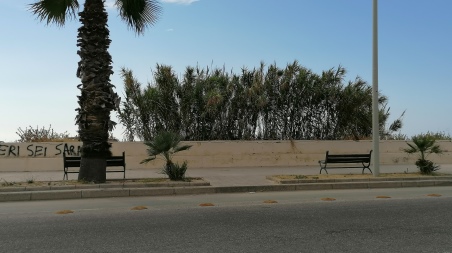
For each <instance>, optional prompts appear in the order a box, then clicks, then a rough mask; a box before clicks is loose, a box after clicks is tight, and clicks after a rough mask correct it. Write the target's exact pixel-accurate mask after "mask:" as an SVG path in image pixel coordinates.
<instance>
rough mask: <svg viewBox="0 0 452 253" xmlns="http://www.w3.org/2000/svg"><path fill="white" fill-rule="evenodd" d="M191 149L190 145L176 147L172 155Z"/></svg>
mask: <svg viewBox="0 0 452 253" xmlns="http://www.w3.org/2000/svg"><path fill="white" fill-rule="evenodd" d="M190 148H191V145H184V146H177V147H175V148H174V153H177V152H180V151H184V150H188V149H190Z"/></svg>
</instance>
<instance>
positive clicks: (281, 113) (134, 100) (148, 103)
mask: <svg viewBox="0 0 452 253" xmlns="http://www.w3.org/2000/svg"><path fill="white" fill-rule="evenodd" d="M345 74H346V70H345V68H343V67H341V66H339V67H338V68H332V69H329V70H327V71H323V72H322V73H321V74H316V73H313V71H311V70H310V69H307V68H305V67H303V66H301V65H300V64H299V63H298V62H293V63H291V64H288V65H287V66H286V67H285V68H284V69H281V68H278V67H277V66H276V65H275V64H272V65H269V66H268V67H266V66H265V65H264V64H263V63H261V65H260V67H259V68H255V69H253V70H248V69H245V68H244V69H242V70H241V73H240V74H236V73H233V72H232V71H231V72H227V71H225V69H212V70H211V69H209V68H207V69H200V68H199V67H187V68H186V70H185V73H184V74H183V76H182V78H181V79H179V78H178V77H177V76H176V74H175V73H174V71H173V69H172V67H171V66H166V65H157V66H156V70H155V72H154V81H153V83H150V84H148V85H147V86H146V87H142V85H141V84H140V82H139V81H138V80H136V78H135V77H134V76H133V72H132V71H131V70H128V69H122V70H121V75H122V78H123V81H124V89H125V93H124V95H125V101H123V102H122V103H121V107H120V112H119V118H120V121H121V123H122V124H123V125H124V126H125V128H126V132H125V136H126V138H125V140H127V141H133V140H136V139H138V140H145V141H148V140H152V138H153V137H154V136H156V134H157V133H159V132H161V131H173V132H176V133H179V134H180V135H182V136H183V138H184V140H256V139H259V140H287V139H297V140H312V139H316V140H336V139H361V138H368V137H369V136H371V134H372V116H371V115H372V114H371V113H372V111H371V110H372V88H371V86H369V85H368V84H367V83H366V82H365V81H364V80H362V79H361V78H359V77H357V78H356V79H355V80H354V81H348V82H347V83H345V81H344V78H345ZM379 102H380V108H381V110H380V130H381V136H382V137H385V136H390V135H391V134H392V133H393V132H395V131H398V130H399V129H400V128H401V127H402V121H401V118H399V119H397V120H396V121H395V122H394V123H392V124H391V125H390V126H388V127H386V123H387V122H386V121H387V119H388V116H389V109H386V106H387V98H386V97H385V96H382V95H380V98H379Z"/></svg>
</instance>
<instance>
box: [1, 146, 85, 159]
mask: <svg viewBox="0 0 452 253" xmlns="http://www.w3.org/2000/svg"><path fill="white" fill-rule="evenodd" d="M80 149H81V146H80V145H79V144H78V143H52V144H49V143H43V144H37V143H33V144H30V143H0V158H1V157H53V156H63V154H65V155H67V156H80Z"/></svg>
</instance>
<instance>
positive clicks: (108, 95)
mask: <svg viewBox="0 0 452 253" xmlns="http://www.w3.org/2000/svg"><path fill="white" fill-rule="evenodd" d="M115 4H116V7H117V8H118V10H119V15H120V16H121V18H122V19H123V20H124V21H125V22H126V23H127V24H128V26H129V27H130V28H132V29H134V30H135V32H136V33H137V34H138V35H140V34H142V33H143V32H144V30H145V28H146V27H147V26H149V25H152V24H154V23H155V22H156V21H157V18H158V14H159V13H160V10H161V9H160V6H159V4H158V3H157V2H156V1H155V0H116V1H115ZM78 9H79V3H78V1H77V0H40V1H37V2H35V3H33V4H30V11H31V12H32V13H33V14H34V15H37V17H38V19H40V20H41V21H44V20H45V21H46V22H47V24H50V23H55V24H56V25H59V26H63V25H64V24H65V21H66V20H67V19H71V18H75V17H76V11H78ZM78 15H79V20H80V22H81V24H82V26H81V27H80V28H79V29H78V36H77V46H78V47H79V48H80V49H79V50H78V52H77V54H78V55H79V56H80V61H79V63H78V68H77V77H78V78H80V79H81V84H79V85H78V86H77V87H78V88H79V89H80V90H81V95H80V96H78V103H79V106H80V107H79V108H77V111H78V114H77V116H76V119H75V121H76V124H78V132H79V136H80V140H81V141H82V142H83V145H82V149H81V151H82V161H81V165H80V173H79V177H78V179H79V180H86V181H90V182H105V180H106V173H105V170H106V157H108V156H110V155H111V151H110V147H111V144H110V143H108V136H109V131H111V130H112V129H113V127H114V126H115V124H116V123H115V122H113V121H111V120H110V112H111V111H112V110H116V109H117V108H118V106H119V101H120V98H119V96H118V94H117V93H115V92H114V91H113V88H114V86H113V85H112V84H111V83H110V75H111V74H112V73H113V71H112V66H111V63H112V59H111V56H110V54H109V52H108V48H109V46H110V42H111V40H110V39H109V30H108V26H107V20H108V14H107V12H106V10H105V0H85V3H84V7H83V11H81V12H79V13H78Z"/></svg>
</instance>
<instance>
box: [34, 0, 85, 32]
mask: <svg viewBox="0 0 452 253" xmlns="http://www.w3.org/2000/svg"><path fill="white" fill-rule="evenodd" d="M78 8H79V4H78V1H77V0H40V1H38V2H36V3H32V4H30V7H29V10H30V11H31V12H32V13H33V14H34V15H37V18H38V19H39V21H44V20H46V23H47V25H48V24H50V23H55V24H56V25H58V26H63V25H64V24H65V22H66V19H68V18H69V19H71V18H75V17H76V12H77V10H78Z"/></svg>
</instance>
